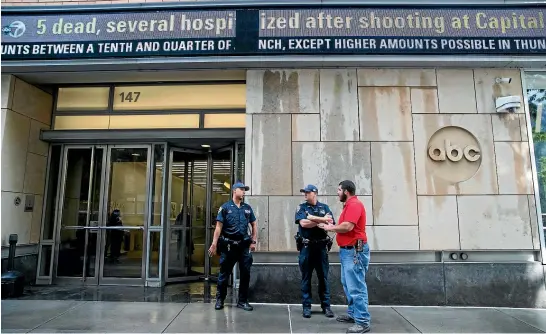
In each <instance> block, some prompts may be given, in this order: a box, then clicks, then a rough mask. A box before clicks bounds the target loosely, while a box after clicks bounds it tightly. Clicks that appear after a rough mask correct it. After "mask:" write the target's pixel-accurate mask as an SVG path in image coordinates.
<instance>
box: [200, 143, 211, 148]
mask: <svg viewBox="0 0 546 334" xmlns="http://www.w3.org/2000/svg"><path fill="white" fill-rule="evenodd" d="M201 147H202V148H210V145H207V144H203V145H201Z"/></svg>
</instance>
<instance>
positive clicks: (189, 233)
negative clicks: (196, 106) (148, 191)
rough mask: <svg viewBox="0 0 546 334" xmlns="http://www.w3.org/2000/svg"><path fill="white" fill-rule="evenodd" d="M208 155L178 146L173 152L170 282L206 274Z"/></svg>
mask: <svg viewBox="0 0 546 334" xmlns="http://www.w3.org/2000/svg"><path fill="white" fill-rule="evenodd" d="M207 155H208V154H207V153H206V152H203V151H197V150H188V149H176V148H175V149H172V150H171V153H170V166H171V168H170V179H169V194H170V203H169V204H170V205H169V210H168V211H169V224H168V231H167V236H168V240H167V259H166V262H167V275H166V277H167V279H166V280H167V281H168V282H173V281H188V280H199V279H201V278H202V277H203V276H205V274H206V270H205V267H206V266H205V262H206V246H207V244H206V219H205V211H206V203H207V189H208V188H207V173H208V156H207Z"/></svg>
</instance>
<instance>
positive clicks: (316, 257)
mask: <svg viewBox="0 0 546 334" xmlns="http://www.w3.org/2000/svg"><path fill="white" fill-rule="evenodd" d="M298 262H299V265H300V272H301V295H302V305H303V308H304V309H305V308H311V302H312V300H311V299H312V298H311V297H312V293H311V278H312V275H313V271H314V270H315V271H316V272H317V278H318V293H319V297H320V306H321V307H322V308H326V307H330V287H329V284H328V270H329V263H328V249H326V246H322V247H320V246H315V245H309V246H307V247H303V248H302V249H301V251H300V255H299V257H298Z"/></svg>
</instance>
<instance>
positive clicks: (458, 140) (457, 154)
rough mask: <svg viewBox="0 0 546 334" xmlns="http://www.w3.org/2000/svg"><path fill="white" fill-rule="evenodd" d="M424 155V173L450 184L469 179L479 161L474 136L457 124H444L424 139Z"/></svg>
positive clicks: (479, 151)
mask: <svg viewBox="0 0 546 334" xmlns="http://www.w3.org/2000/svg"><path fill="white" fill-rule="evenodd" d="M427 155H428V158H429V159H428V162H427V165H426V166H427V172H430V173H431V174H433V175H434V176H437V177H440V178H442V179H444V180H447V181H449V182H451V183H459V182H463V181H466V180H468V179H470V178H472V177H473V176H474V175H475V174H476V172H478V170H479V169H480V165H481V161H482V152H481V149H480V144H479V143H478V140H477V139H476V137H474V135H473V134H472V133H470V132H469V131H468V130H466V129H463V128H460V127H458V126H446V127H444V128H441V129H439V130H438V131H436V132H435V133H434V134H433V135H432V137H430V140H429V142H428V146H427Z"/></svg>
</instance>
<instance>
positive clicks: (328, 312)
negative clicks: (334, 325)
mask: <svg viewBox="0 0 546 334" xmlns="http://www.w3.org/2000/svg"><path fill="white" fill-rule="evenodd" d="M322 313H324V315H325V316H326V318H333V317H334V312H332V309H331V308H329V307H325V308H323V309H322Z"/></svg>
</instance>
